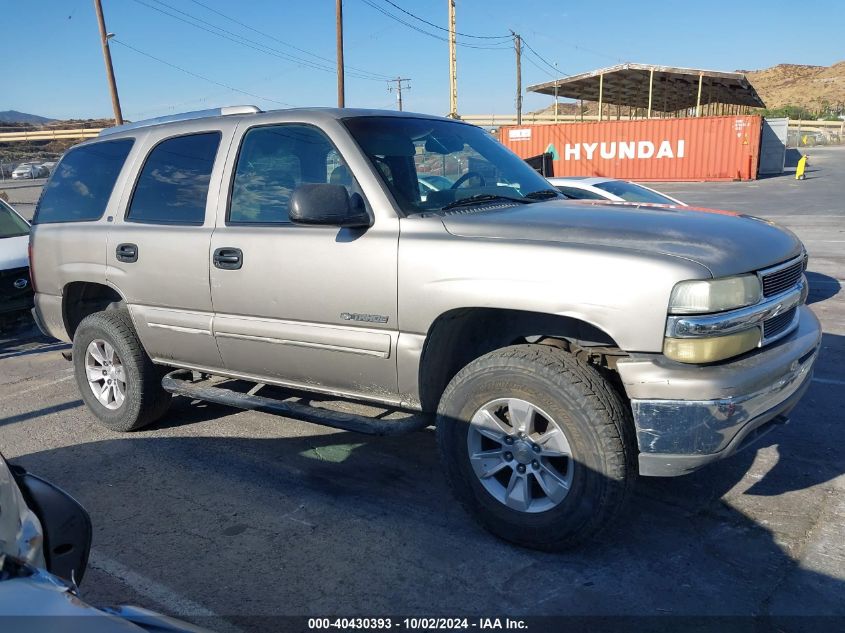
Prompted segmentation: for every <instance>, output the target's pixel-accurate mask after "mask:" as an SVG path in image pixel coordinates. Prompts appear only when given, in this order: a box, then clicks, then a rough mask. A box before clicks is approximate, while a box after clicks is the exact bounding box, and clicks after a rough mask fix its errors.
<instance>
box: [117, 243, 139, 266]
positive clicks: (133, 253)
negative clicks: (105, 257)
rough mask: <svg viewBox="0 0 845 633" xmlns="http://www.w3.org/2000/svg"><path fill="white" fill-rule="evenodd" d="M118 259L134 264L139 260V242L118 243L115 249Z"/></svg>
mask: <svg viewBox="0 0 845 633" xmlns="http://www.w3.org/2000/svg"><path fill="white" fill-rule="evenodd" d="M115 257H117V261H119V262H126V263H127V264H132V263H134V262H137V261H138V245H137V244H118V245H117V250H116V251H115Z"/></svg>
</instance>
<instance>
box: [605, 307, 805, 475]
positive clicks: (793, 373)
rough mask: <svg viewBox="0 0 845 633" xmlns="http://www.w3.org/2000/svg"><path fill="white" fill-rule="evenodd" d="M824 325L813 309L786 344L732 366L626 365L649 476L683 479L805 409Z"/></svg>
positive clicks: (650, 360)
mask: <svg viewBox="0 0 845 633" xmlns="http://www.w3.org/2000/svg"><path fill="white" fill-rule="evenodd" d="M820 341H821V325H820V324H819V321H818V319H817V318H816V317H815V315H814V314H813V313H812V312H811V311H810V309H809V308H807V307H806V306H802V307H800V308H799V309H798V326H797V328H796V329H795V330H794V331H793V332H791V333H790V334H789V335H788V336H786V337H784V338H783V339H782V340H780V341H778V342H777V343H774V344H772V345H769V346H767V347H764V348H762V349H760V350H757V351H755V352H753V353H750V354H746V355H745V356H743V357H741V358H740V359H738V360H736V361H732V362H726V363H721V364H717V365H712V366H697V365H685V364H682V363H676V362H673V361H670V360H668V359H667V358H665V357H664V356H662V355H659V354H639V355H636V354H635V355H632V356H631V357H629V358H627V359H625V360H623V361H620V362H619V365H618V368H619V374H620V376H621V377H622V381H623V383H624V385H625V389H626V392H627V394H628V396H629V398H630V399H631V408H632V411H633V414H634V424H635V427H636V433H637V443H638V445H639V449H640V456H639V470H640V474H642V475H649V476H660V477H670V476H675V475H683V474H685V473H688V472H692V471H693V470H695V469H697V468H700V467H701V466H704V465H705V464H708V463H710V462H713V461H716V460H719V459H723V458H725V457H728V456H730V455H732V454H734V453H735V452H736V451H738V450H740V449H741V448H744V447H745V446H747V445H749V444H750V443H751V442H752V441H753V440H755V439H757V438H758V437H760V436H761V435H763V434H764V433H765V432H766V431H768V430H770V429H771V428H773V427H774V426H776V425H777V424H779V423H783V422H786V420H787V418H786V414H787V413H789V411H791V410H792V408H793V407H794V406H795V405H796V404H797V403H798V401H799V400H800V398H801V396H802V395H803V394H804V391H806V389H807V387H808V386H809V383H810V378H811V376H812V373H813V364H814V363H815V360H816V356H817V354H818V348H819V343H820Z"/></svg>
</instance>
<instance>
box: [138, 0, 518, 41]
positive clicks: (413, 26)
mask: <svg viewBox="0 0 845 633" xmlns="http://www.w3.org/2000/svg"><path fill="white" fill-rule="evenodd" d="M137 1H138V0H136V2H137ZM361 2H363V3H364V4H366V5H367V6H369V7H372V8H373V9H375V10H376V11H378V12H379V13H382V14H383V15H386V16H387V17H389V18H390V19H391V20H395V21H396V22H399V23H400V24H404V25H405V26H407V27H408V28H410V29H413V30H415V31H417V32H418V33H422V34H423V35H427V36H428V37H431V38H434V39H436V40H439V41H441V42H447V41H448V38H446V37H442V36H440V35H437V34H436V33H431V32H430V31H426V30H425V29H421V28H420V27H418V26H417V25H416V24H412V23H410V22H408V21H407V20H404V19H402V18H401V17H399V16H397V15H394V14H393V13H390V12H389V11H387V10H386V9H384V8H382V7H380V6H379V5H377V4H375V3H374V2H372V0H361ZM502 44H503V45H490V46H484V45H479V44H467V43H466V42H457V45H458V46H463V47H466V48H477V49H486V50H500V51H501V50H510V48H511V47H510V44H509V43H507V42H502Z"/></svg>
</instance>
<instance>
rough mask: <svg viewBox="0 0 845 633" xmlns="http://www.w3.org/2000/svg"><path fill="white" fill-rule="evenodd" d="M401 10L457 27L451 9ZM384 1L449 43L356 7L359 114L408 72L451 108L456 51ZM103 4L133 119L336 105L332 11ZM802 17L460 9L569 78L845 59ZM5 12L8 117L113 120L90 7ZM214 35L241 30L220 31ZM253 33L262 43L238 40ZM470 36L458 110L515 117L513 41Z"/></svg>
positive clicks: (777, 7) (425, 92) (772, 12)
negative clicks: (638, 66)
mask: <svg viewBox="0 0 845 633" xmlns="http://www.w3.org/2000/svg"><path fill="white" fill-rule="evenodd" d="M392 1H393V3H394V4H395V5H398V6H399V7H401V8H403V9H405V10H407V11H410V12H412V13H414V14H416V15H418V16H420V17H423V18H425V19H427V20H428V21H430V22H432V23H434V24H437V25H440V26H442V27H445V26H446V18H447V15H446V13H447V2H446V0H392ZM203 5H206V6H203ZM372 5H376V6H378V7H381V8H382V9H384V10H385V11H389V12H390V13H392V14H394V15H397V16H401V17H402V18H403V19H404V20H406V21H408V22H410V23H413V24H415V25H416V26H419V27H420V28H423V29H425V30H427V31H429V32H432V33H436V34H438V35H445V34H444V33H443V32H442V31H438V30H437V29H435V28H434V27H431V26H427V25H424V24H422V23H419V22H417V21H415V20H414V19H413V18H411V17H409V16H408V15H406V14H403V13H401V11H400V10H399V9H397V8H395V7H393V6H391V5H390V4H389V3H388V2H387V0H344V18H345V44H346V45H345V54H346V64H347V66H353V67H355V68H356V69H359V70H361V71H364V73H366V74H365V75H364V76H362V77H354V76H351V75H347V79H346V86H347V90H346V103H347V105H348V106H357V107H384V108H394V107H395V104H396V101H395V95H394V94H391V93H389V92H388V91H387V84H386V82H385V81H384V80H382V79H381V77H395V76H398V75H401V76H402V77H410V78H411V82H410V84H411V89H410V91H407V92H406V93H405V95H404V97H405V109H406V110H414V111H419V112H428V113H435V114H444V113H445V112H447V111H448V108H449V96H448V68H449V67H448V46H447V44H446V42H444V41H440V40H438V39H435V38H432V37H428V36H426V35H423V34H421V33H419V32H417V31H415V30H412V29H411V28H409V27H408V26H405V25H403V24H400V23H398V22H396V21H394V20H392V19H391V18H389V17H387V16H385V15H384V14H383V13H381V12H379V11H378V10H376V9H375V8H373V6H372ZM103 6H104V11H105V14H106V21H107V25H108V29H109V31H112V32H114V33H115V35H116V40H117V41H118V42H122V43H123V44H120V43H117V42H116V43H113V44H112V47H111V48H112V56H113V60H114V66H115V73H116V76H117V82H118V89H119V92H120V97H121V102H122V106H123V113H124V117H126V118H127V119H130V120H137V119H140V118H146V117H152V116H158V115H162V114H171V113H173V112H179V111H184V110H196V109H202V108H209V107H215V106H218V105H226V104H237V103H254V104H256V105H258V106H259V107H262V108H263V109H274V108H280V107H285V106H286V105H288V104H290V105H297V106H309V105H326V106H333V105H335V103H336V86H335V76H334V72H333V70H331V69H328V71H326V70H320V69H317V68H314V67H313V66H308V65H304V64H303V63H301V61H299V59H308V60H311V62H313V63H314V64H316V65H319V66H330V65H331V64H330V62H329V61H325V60H321V59H320V57H323V58H326V59H328V60H332V59H333V58H334V50H335V49H334V46H335V41H334V6H335V2H334V0H308V1H307V2H302V1H294V0H276V1H272V0H243V1H241V2H231V1H230V0H201V2H199V1H194V0H103ZM153 7H155V8H153ZM156 9H158V10H156ZM799 9H800V5H796V4H795V3H794V2H776V1H768V2H759V1H757V0H752V1H746V2H720V1H711V2H709V3H700V2H698V3H689V2H677V1H674V2H662V1H654V2H645V1H636V2H634V1H629V2H624V1H618V0H605V1H604V2H599V3H593V2H577V3H576V2H561V1H559V0H558V1H554V0H522V1H514V0H509V1H508V0H458V1H457V30H458V32H463V33H468V34H475V35H492V36H496V35H506V34H507V33H508V31H509V30H510V29H513V30H514V31H517V32H519V33H521V34H522V35H523V36H524V37H525V39H526V42H527V43H528V44H529V45H530V46H531V47H532V48H533V49H534V50H535V51H536V52H537V53H539V54H540V56H542V58H544V59H545V60H546V61H547V62H549V63H551V64H554V63H557V64H558V68H559V69H560V71H561V74H564V73H568V74H576V73H579V72H584V71H587V70H592V69H595V68H599V67H602V66H608V65H612V64H615V63H619V62H620V61H632V62H642V63H656V64H665V65H672V66H687V67H696V68H698V67H700V68H709V69H714V70H728V71H730V70H736V69H757V68H765V67H768V66H772V65H775V64H778V63H799V64H819V65H829V64H832V63H835V62H837V61H842V60H843V59H845V49H842V47H841V45H839V44H841V41H842V25H843V24H845V5H843V4H842V3H841V2H839V1H830V2H829V1H826V0H821V1H817V2H815V3H813V4H812V12H811V13H812V19H808V20H806V21H804V22H802V21H800V20H796V19H795V15H796V10H799ZM0 11H2V15H3V16H4V22H5V24H4V27H5V28H4V29H3V45H2V50H3V53H4V54H3V57H4V59H5V60H6V72H5V73H4V77H5V79H4V83H3V89H2V90H0V110H6V109H14V110H20V111H24V112H30V113H33V114H40V115H43V116H49V117H52V118H68V117H79V118H88V117H105V116H111V104H110V100H109V96H108V90H107V86H106V80H105V73H104V68H103V60H102V55H101V52H100V46H99V37H98V32H97V22H96V18H95V15H94V9H93V5H92V2H91V0H38V1H37V2H35V1H29V2H20V1H19V0H2V1H0ZM215 11H218V12H219V13H215ZM163 12H166V13H170V14H173V15H176V16H178V18H182V20H179V19H176V18H174V17H171V16H168V15H166V14H165V13H163ZM180 12H181V13H180ZM220 13H222V14H224V15H220ZM224 16H229V17H232V18H235V19H236V20H238V21H239V22H242V23H243V24H244V25H246V26H242V25H240V24H237V23H235V22H233V21H231V20H228V19H227V18H226V17H224ZM196 19H199V20H202V21H204V22H201V23H200V26H201V27H202V28H204V29H206V30H201V29H200V28H196V27H195V26H191V25H190V24H187V23H186V22H185V21H184V20H186V21H188V22H191V21H193V22H194V23H195V24H196ZM215 27H219V28H220V29H225V30H226V31H228V33H223V36H221V35H219V34H220V33H221V31H219V30H217V29H215ZM251 29H252V30H251ZM209 30H211V31H216V32H217V33H218V35H215V34H213V33H209V32H208V31H209ZM268 36H269V37H268ZM227 38H228V39H227ZM242 38H246V39H248V40H250V42H247V45H244V44H239V43H237V42H235V41H232V40H240V41H243V40H242ZM462 41H464V42H466V43H469V44H475V45H482V46H493V47H494V48H492V49H488V48H485V49H476V48H469V47H459V48H458V77H459V79H458V109H459V112H461V113H464V114H481V113H493V112H500V113H504V112H513V111H514V91H515V79H514V74H515V73H514V63H515V62H514V53H513V47H512V45H509V43H508V42H507V40H483V39H466V38H464V39H463V40H462ZM127 45H128V46H127ZM129 47H132V48H129ZM293 47H296V48H293ZM133 48H134V49H137V50H133ZM256 49H259V50H256ZM297 49H299V50H297ZM138 51H141V52H138ZM303 51H306V52H307V53H306V52H303ZM309 53H310V54H313V55H316V56H319V57H315V56H313V55H309ZM145 54H146V55H152V56H154V57H157V58H158V59H159V60H161V61H156V60H154V59H151V58H150V57H148V56H146V55H145ZM291 56H295V58H299V59H291ZM524 59H525V63H524V65H523V84H524V85H529V84H532V83H540V82H543V81H548V80H550V79H552V78H553V74H554V71H553V68H551V67H549V66H548V65H546V64H545V63H544V62H543V61H541V60H540V59H538V58H537V57H535V56H534V55H533V53H531V52H530V51H526V52H525V54H524ZM163 62H166V63H163ZM12 63H14V64H15V65H16V68H15V69H14V70H13V69H12V66H11V64H12ZM24 64H26V65H28V66H29V69H25V68H24ZM167 64H172V65H176V66H179V67H180V68H182V69H183V70H177V69H176V68H173V67H172V66H169V65H167ZM184 71H187V72H184ZM350 72H352V71H351V70H350ZM189 73H193V74H189ZM196 75H200V76H202V77H204V78H205V79H202V78H200V77H197V76H196ZM364 77H367V78H364ZM208 80H212V81H208ZM213 82H216V83H213ZM220 84H223V85H220ZM230 88H237V89H239V90H242V91H244V92H248V93H251V94H250V95H246V94H243V93H239V92H236V91H233V90H231V89H230ZM259 97H260V98H259ZM550 102H551V100H550V99H549V98H548V97H544V96H541V95H533V94H531V93H528V94H527V95H526V96H525V100H524V108H525V110H526V111H529V110H535V109H539V108H542V107H545V106H547V105H549V104H550Z"/></svg>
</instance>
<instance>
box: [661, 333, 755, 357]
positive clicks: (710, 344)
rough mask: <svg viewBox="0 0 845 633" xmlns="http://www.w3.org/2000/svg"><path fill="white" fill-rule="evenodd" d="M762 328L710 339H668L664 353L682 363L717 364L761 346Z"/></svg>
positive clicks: (665, 342) (664, 346)
mask: <svg viewBox="0 0 845 633" xmlns="http://www.w3.org/2000/svg"><path fill="white" fill-rule="evenodd" d="M760 338H761V332H760V328H758V327H754V328H751V329H749V330H743V331H742V332H737V333H735V334H728V335H726V336H714V337H708V338H666V339H664V341H663V353H664V354H665V355H666V357H667V358H671V359H672V360H676V361H678V362H681V363H715V362H716V361H719V360H724V359H726V358H731V357H732V356H739V355H740V354H744V353H745V352H748V351H750V350H752V349H754V348H756V347H759V346H760Z"/></svg>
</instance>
